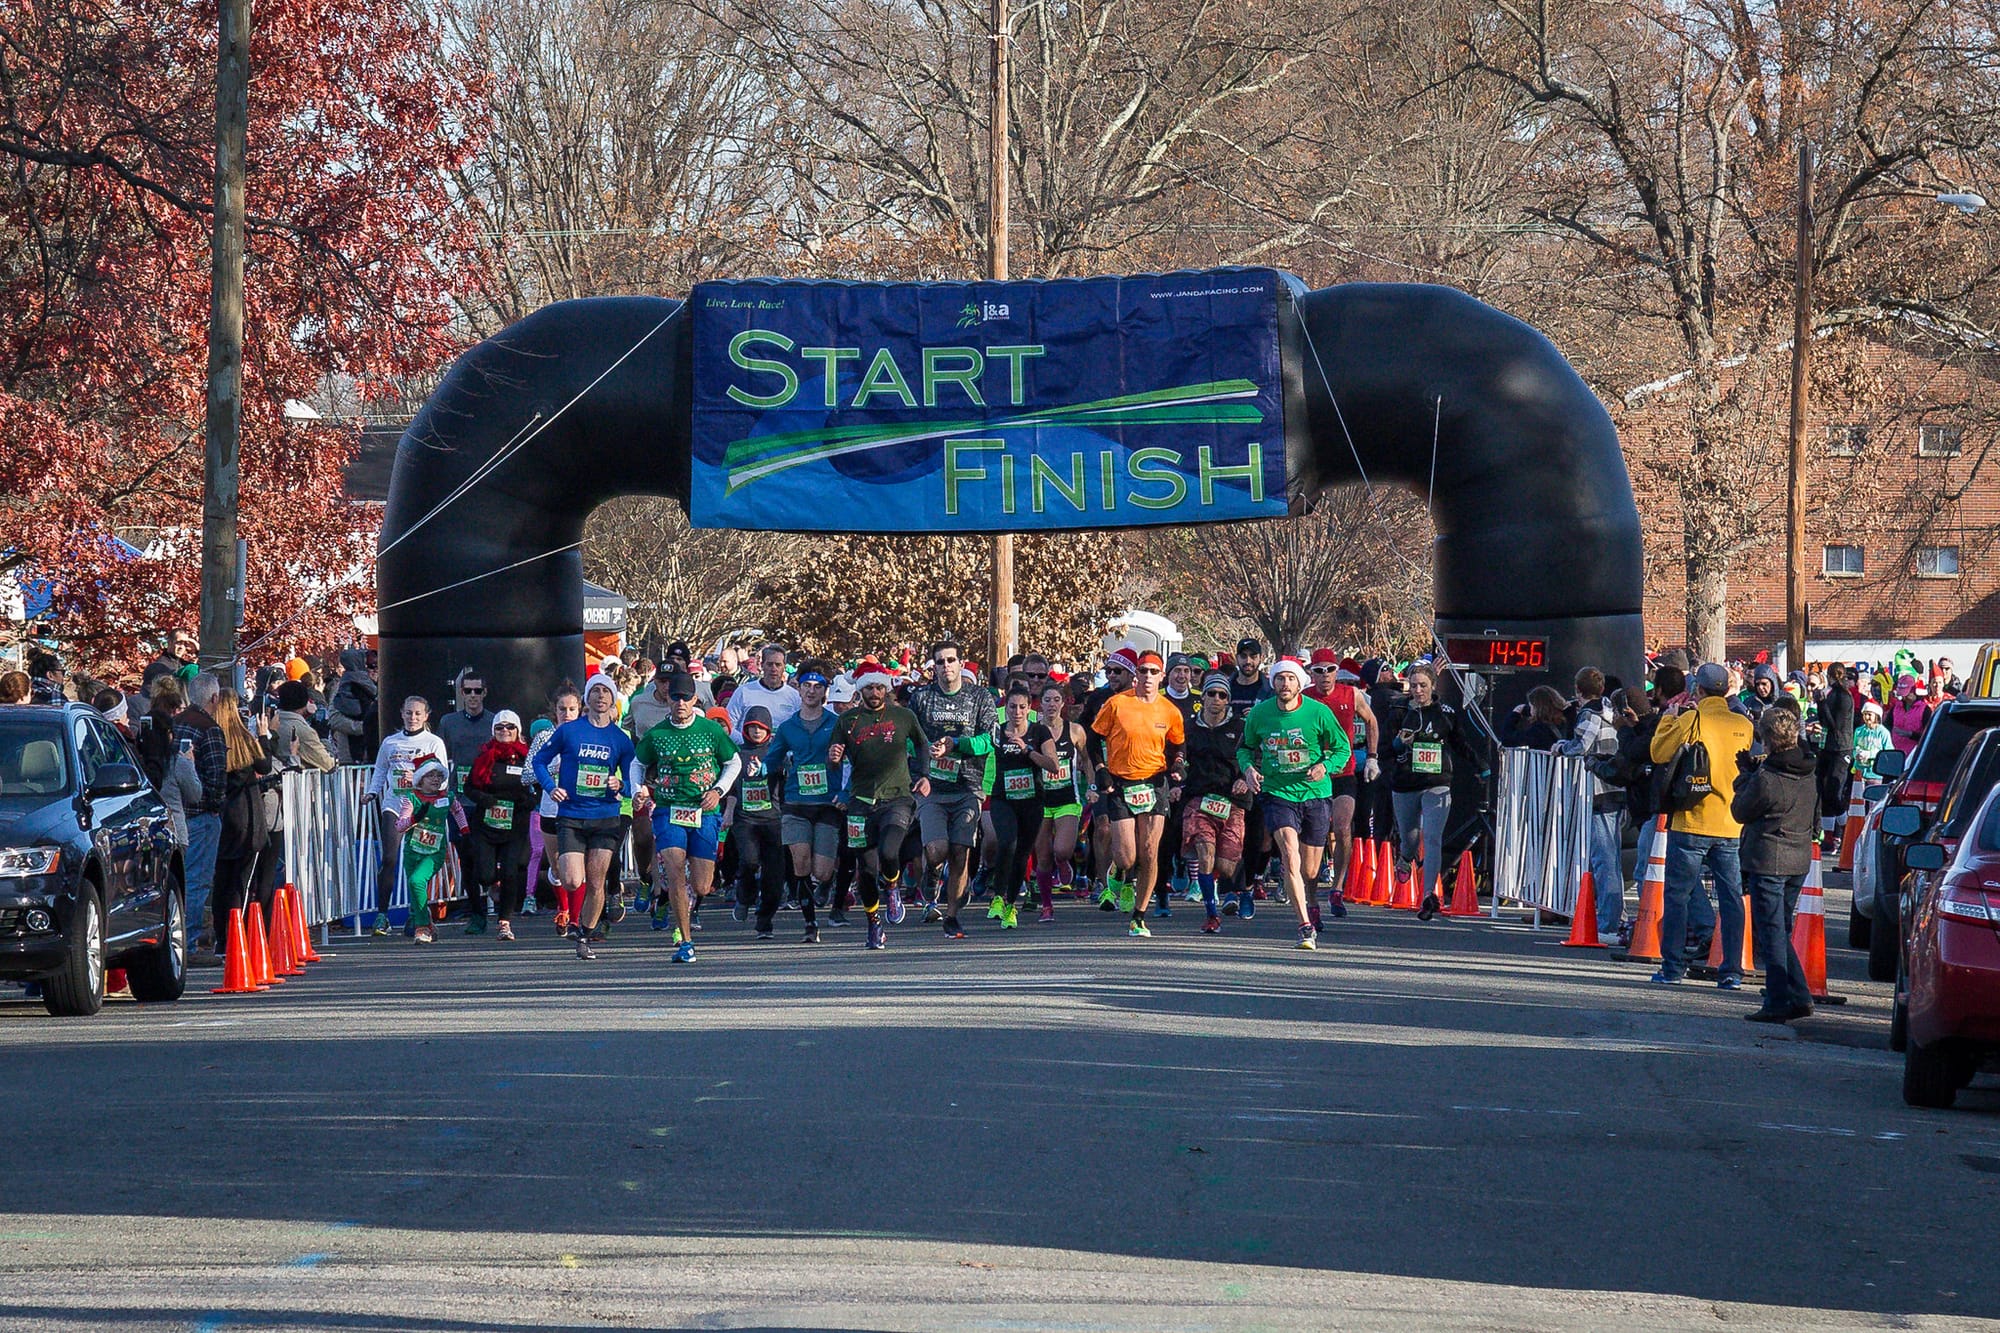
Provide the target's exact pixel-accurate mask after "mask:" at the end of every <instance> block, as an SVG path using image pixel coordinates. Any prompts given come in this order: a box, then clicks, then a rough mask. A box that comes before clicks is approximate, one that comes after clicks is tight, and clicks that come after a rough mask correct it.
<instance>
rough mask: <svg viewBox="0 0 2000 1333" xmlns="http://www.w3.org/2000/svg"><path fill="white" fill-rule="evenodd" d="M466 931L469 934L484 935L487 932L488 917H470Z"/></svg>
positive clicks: (466, 924)
mask: <svg viewBox="0 0 2000 1333" xmlns="http://www.w3.org/2000/svg"><path fill="white" fill-rule="evenodd" d="M465 933H466V934H468V935H484V934H485V933H486V918H485V917H483V916H475V917H470V918H468V919H467V920H466V923H465Z"/></svg>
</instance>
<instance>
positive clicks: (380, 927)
mask: <svg viewBox="0 0 2000 1333" xmlns="http://www.w3.org/2000/svg"><path fill="white" fill-rule="evenodd" d="M368 933H369V934H371V935H383V936H386V935H387V934H388V933H389V917H388V914H387V913H385V912H377V913H376V914H375V929H373V930H371V931H369V932H368Z"/></svg>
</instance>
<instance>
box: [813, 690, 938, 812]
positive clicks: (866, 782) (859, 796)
mask: <svg viewBox="0 0 2000 1333" xmlns="http://www.w3.org/2000/svg"><path fill="white" fill-rule="evenodd" d="M828 745H829V748H831V747H832V746H834V745H842V746H845V747H846V748H847V752H846V754H845V755H844V756H843V758H845V759H846V761H847V764H848V767H849V769H850V770H851V771H852V777H851V779H850V783H851V789H852V790H851V795H852V799H854V800H857V801H861V802H863V803H872V804H880V803H881V802H883V801H894V800H900V799H901V798H903V797H905V796H908V795H909V794H910V756H911V755H912V754H918V755H922V756H923V757H924V758H925V759H928V758H929V757H930V747H931V743H930V739H929V738H928V737H927V736H925V735H924V728H923V725H922V724H921V723H919V722H918V721H917V715H916V714H915V713H912V712H911V711H910V710H909V709H907V708H905V707H903V706H902V705H901V704H884V705H883V706H882V710H881V711H880V712H871V711H869V710H868V709H867V708H866V707H861V708H853V709H849V710H848V711H847V712H845V713H842V714H841V715H840V721H838V722H836V723H834V724H833V740H832V741H830V742H829V743H828Z"/></svg>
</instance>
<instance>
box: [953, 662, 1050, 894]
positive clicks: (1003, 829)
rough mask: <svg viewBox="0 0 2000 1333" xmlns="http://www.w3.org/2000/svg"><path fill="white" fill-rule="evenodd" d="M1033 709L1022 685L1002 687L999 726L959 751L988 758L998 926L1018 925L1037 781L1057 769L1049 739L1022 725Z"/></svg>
mask: <svg viewBox="0 0 2000 1333" xmlns="http://www.w3.org/2000/svg"><path fill="white" fill-rule="evenodd" d="M1034 706H1035V696H1034V690H1033V688H1032V687H1031V686H1029V685H1028V683H1027V682H1026V681H1015V682H1014V683H1012V684H1010V685H1009V686H1008V687H1007V702H1006V704H1005V706H1004V708H1003V710H1002V713H1001V717H1000V725H999V727H997V728H996V729H995V730H994V731H993V732H992V733H991V734H990V735H986V736H968V737H966V738H965V739H964V740H962V741H960V742H959V749H960V750H961V751H963V752H964V753H966V754H970V755H985V754H990V755H992V756H993V761H994V775H993V778H994V789H993V803H992V805H991V807H990V808H989V810H988V813H989V814H991V815H992V816H993V834H994V843H995V846H994V856H993V888H994V891H995V892H996V893H998V894H1000V895H1001V902H1002V906H1001V909H1000V927H1001V929H1003V930H1013V929H1015V928H1016V927H1017V926H1018V925H1019V924H1020V919H1019V906H1020V901H1021V885H1022V884H1023V882H1024V881H1025V880H1026V879H1027V876H1028V858H1029V857H1030V856H1031V855H1033V853H1034V850H1035V839H1036V838H1038V837H1040V836H1041V832H1042V791H1041V783H1040V781H1039V780H1038V779H1039V778H1040V777H1041V775H1042V774H1044V773H1053V772H1055V771H1056V769H1057V767H1058V766H1059V762H1060V761H1059V760H1058V759H1057V757H1056V743H1055V737H1054V735H1053V734H1052V733H1051V732H1050V731H1049V729H1048V728H1047V727H1045V726H1043V725H1042V724H1041V723H1039V722H1030V721H1029V720H1028V717H1029V713H1030V711H1031V710H1032V709H1033V708H1034Z"/></svg>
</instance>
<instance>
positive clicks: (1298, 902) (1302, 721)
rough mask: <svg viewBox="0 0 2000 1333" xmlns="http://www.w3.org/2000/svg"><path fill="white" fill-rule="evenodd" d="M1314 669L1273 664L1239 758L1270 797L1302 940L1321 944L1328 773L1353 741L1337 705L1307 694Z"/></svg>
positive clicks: (1273, 829)
mask: <svg viewBox="0 0 2000 1333" xmlns="http://www.w3.org/2000/svg"><path fill="white" fill-rule="evenodd" d="M1309 679H1310V678H1309V677H1308V676H1307V675H1306V669H1305V668H1304V667H1303V666H1300V665H1299V664H1298V663H1297V662H1294V661H1293V660H1291V659H1290V658H1286V659H1285V660H1283V661H1281V662H1279V663H1278V665H1277V666H1276V667H1274V668H1272V671H1271V690H1272V697H1270V698H1268V699H1264V700H1261V701H1260V702H1258V703H1257V704H1256V705H1254V706H1253V707H1252V708H1251V709H1250V712H1249V714H1248V715H1247V716H1246V717H1245V718H1244V719H1243V743H1242V744H1241V745H1240V746H1238V747H1237V750H1236V766H1237V767H1238V768H1240V769H1242V770H1243V781H1244V783H1245V785H1247V786H1248V787H1249V788H1250V791H1251V794H1252V795H1255V796H1260V797H1261V798H1262V801H1263V810H1264V827H1265V828H1266V829H1268V830H1269V831H1270V834H1271V841H1272V843H1273V845H1275V846H1276V848H1277V851H1278V863H1279V865H1280V866H1282V867H1283V869H1284V872H1285V890H1286V892H1287V893H1288V894H1290V896H1291V900H1292V910H1294V911H1295V912H1297V913H1298V914H1299V948H1301V949H1315V948H1318V947H1319V943H1318V940H1319V932H1318V931H1317V930H1315V929H1314V928H1313V906H1314V902H1313V896H1312V895H1313V893H1314V890H1313V889H1312V888H1311V887H1310V886H1311V885H1312V884H1313V882H1314V881H1315V880H1316V879H1318V878H1319V861H1320V857H1322V856H1324V855H1325V854H1326V835H1327V828H1328V824H1329V822H1330V819H1331V816H1332V805H1333V783H1332V782H1331V781H1330V780H1329V778H1328V775H1329V774H1332V773H1338V772H1339V771H1340V770H1341V769H1343V768H1345V767H1346V766H1347V759H1348V756H1349V755H1350V754H1352V753H1353V746H1352V745H1351V744H1350V743H1349V741H1348V739H1347V729H1346V728H1344V727H1342V726H1341V725H1340V719H1338V718H1336V717H1335V716H1334V715H1333V710H1332V709H1331V708H1328V707H1327V706H1326V705H1325V704H1323V703H1321V702H1320V701H1319V700H1317V699H1309V698H1307V697H1306V692H1305V691H1306V685H1307V683H1308V681H1309Z"/></svg>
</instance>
